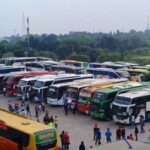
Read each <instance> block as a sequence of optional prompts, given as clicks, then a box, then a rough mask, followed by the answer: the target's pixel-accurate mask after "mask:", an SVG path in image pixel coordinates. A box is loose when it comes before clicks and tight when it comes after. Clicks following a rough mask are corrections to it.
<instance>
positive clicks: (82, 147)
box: [79, 141, 85, 150]
mask: <svg viewBox="0 0 150 150" xmlns="http://www.w3.org/2000/svg"><path fill="white" fill-rule="evenodd" d="M79 150H85V145H84V142H83V141H81V144H80V146H79Z"/></svg>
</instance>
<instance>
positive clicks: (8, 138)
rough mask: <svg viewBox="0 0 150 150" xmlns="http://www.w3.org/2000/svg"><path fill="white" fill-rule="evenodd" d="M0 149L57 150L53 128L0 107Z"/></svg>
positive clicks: (56, 140)
mask: <svg viewBox="0 0 150 150" xmlns="http://www.w3.org/2000/svg"><path fill="white" fill-rule="evenodd" d="M0 150H59V136H58V133H57V131H56V129H55V128H50V127H49V126H47V125H44V124H42V123H39V122H36V121H33V120H31V119H28V118H27V117H25V116H22V115H17V114H15V113H11V112H9V111H7V110H4V109H0Z"/></svg>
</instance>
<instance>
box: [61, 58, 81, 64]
mask: <svg viewBox="0 0 150 150" xmlns="http://www.w3.org/2000/svg"><path fill="white" fill-rule="evenodd" d="M62 62H64V63H84V62H83V61H77V60H72V59H66V60H62Z"/></svg>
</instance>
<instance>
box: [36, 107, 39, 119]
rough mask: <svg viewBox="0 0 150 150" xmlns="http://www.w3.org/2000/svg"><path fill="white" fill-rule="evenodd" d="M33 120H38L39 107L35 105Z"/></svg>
mask: <svg viewBox="0 0 150 150" xmlns="http://www.w3.org/2000/svg"><path fill="white" fill-rule="evenodd" d="M35 118H39V107H38V105H37V104H36V105H35Z"/></svg>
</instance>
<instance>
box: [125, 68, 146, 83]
mask: <svg viewBox="0 0 150 150" xmlns="http://www.w3.org/2000/svg"><path fill="white" fill-rule="evenodd" d="M123 70H124V71H127V72H128V73H129V74H130V80H131V81H138V82H139V81H140V75H145V74H148V73H149V71H148V70H146V69H123Z"/></svg>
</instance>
